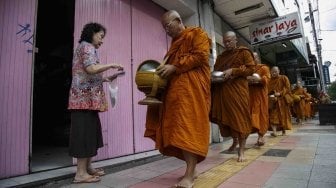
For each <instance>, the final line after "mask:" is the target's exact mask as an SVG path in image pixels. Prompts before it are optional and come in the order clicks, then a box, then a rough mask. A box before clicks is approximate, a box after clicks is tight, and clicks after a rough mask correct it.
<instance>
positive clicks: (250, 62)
mask: <svg viewBox="0 0 336 188" xmlns="http://www.w3.org/2000/svg"><path fill="white" fill-rule="evenodd" d="M254 67H255V63H254V59H253V54H252V52H251V51H250V50H249V49H248V48H245V47H239V48H236V49H234V50H231V51H224V52H223V53H222V54H221V55H219V56H218V57H217V60H216V63H215V67H214V70H215V71H224V70H227V69H230V68H232V70H233V71H232V77H231V78H229V79H228V80H226V81H224V82H223V83H215V84H213V85H212V88H211V91H212V98H211V99H212V103H211V115H210V116H211V121H212V122H213V123H216V124H217V125H218V126H219V128H220V131H221V135H222V136H224V137H228V136H231V137H245V138H247V137H248V135H249V134H250V132H251V130H252V124H251V116H250V115H249V114H250V101H249V99H250V98H249V87H248V81H247V79H246V77H247V76H250V75H252V73H253V71H254Z"/></svg>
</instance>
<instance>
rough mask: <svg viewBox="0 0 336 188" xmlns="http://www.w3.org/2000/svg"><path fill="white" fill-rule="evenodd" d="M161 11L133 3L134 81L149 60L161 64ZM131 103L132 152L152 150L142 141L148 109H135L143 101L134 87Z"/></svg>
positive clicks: (140, 1) (163, 50)
mask: <svg viewBox="0 0 336 188" xmlns="http://www.w3.org/2000/svg"><path fill="white" fill-rule="evenodd" d="M163 13H164V9H163V8H161V7H159V6H158V5H156V4H154V3H153V2H152V1H149V0H137V1H135V0H134V1H132V52H133V54H132V57H133V74H134V77H135V73H136V70H137V68H138V66H139V65H140V64H141V63H142V62H143V61H144V60H148V59H154V60H157V61H159V62H160V61H162V59H163V56H164V55H165V53H166V52H167V38H166V34H165V31H164V29H163V27H162V25H161V21H160V18H161V15H162V14H163ZM133 91H134V95H133V100H134V106H133V107H134V143H135V152H136V153H138V152H142V151H148V150H152V149H154V142H153V141H152V140H151V139H149V138H144V136H143V135H144V131H145V117H146V111H147V107H146V106H143V105H138V101H139V100H141V99H143V98H144V94H143V93H142V92H139V91H138V89H137V87H136V85H135V84H134V85H133Z"/></svg>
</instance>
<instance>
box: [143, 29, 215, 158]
mask: <svg viewBox="0 0 336 188" xmlns="http://www.w3.org/2000/svg"><path fill="white" fill-rule="evenodd" d="M209 52H210V40H209V38H208V36H207V34H206V33H205V32H204V31H203V30H202V29H201V28H186V29H185V30H183V32H182V33H181V34H180V35H179V36H178V37H176V38H174V39H173V40H172V44H171V47H170V49H169V51H168V53H167V54H166V57H169V58H168V61H167V63H168V64H171V65H174V66H175V67H176V68H177V69H176V72H175V73H174V74H173V75H172V76H171V77H170V78H169V80H168V85H167V87H166V89H165V92H164V94H163V96H162V101H163V105H160V106H148V109H147V119H146V131H145V135H144V136H145V137H149V138H151V139H153V140H154V141H155V143H156V148H157V149H159V151H160V152H161V153H162V154H164V155H168V156H174V157H177V158H179V159H181V160H184V157H183V153H182V150H185V151H188V152H191V153H193V154H195V155H197V160H198V162H200V161H202V160H204V159H205V157H206V155H207V153H208V147H209V136H210V123H209V111H210V97H211V94H210V66H209V55H210V53H209Z"/></svg>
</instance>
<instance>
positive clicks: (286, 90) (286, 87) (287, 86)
mask: <svg viewBox="0 0 336 188" xmlns="http://www.w3.org/2000/svg"><path fill="white" fill-rule="evenodd" d="M283 79H284V82H285V83H284V88H283V89H282V91H280V95H281V96H285V95H286V94H288V93H290V91H291V89H290V88H291V87H290V82H289V80H288V78H287V77H286V76H284V77H283Z"/></svg>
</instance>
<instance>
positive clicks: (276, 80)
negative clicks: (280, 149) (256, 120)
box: [268, 66, 292, 136]
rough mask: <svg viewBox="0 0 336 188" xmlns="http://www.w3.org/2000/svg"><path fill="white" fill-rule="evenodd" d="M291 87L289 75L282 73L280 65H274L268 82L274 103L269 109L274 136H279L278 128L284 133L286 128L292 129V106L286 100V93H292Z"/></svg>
mask: <svg viewBox="0 0 336 188" xmlns="http://www.w3.org/2000/svg"><path fill="white" fill-rule="evenodd" d="M290 88H291V86H290V82H289V80H288V78H287V76H285V75H280V70H279V68H278V67H276V66H274V67H272V69H271V80H270V82H269V84H268V93H269V97H270V101H271V102H272V103H274V105H272V106H273V107H272V108H270V111H269V116H270V124H271V127H272V130H273V133H272V134H271V135H272V136H277V133H276V131H277V129H281V130H282V135H286V130H291V129H292V122H291V113H290V106H289V104H287V102H286V100H285V95H288V94H289V95H290V94H291V89H290Z"/></svg>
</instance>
